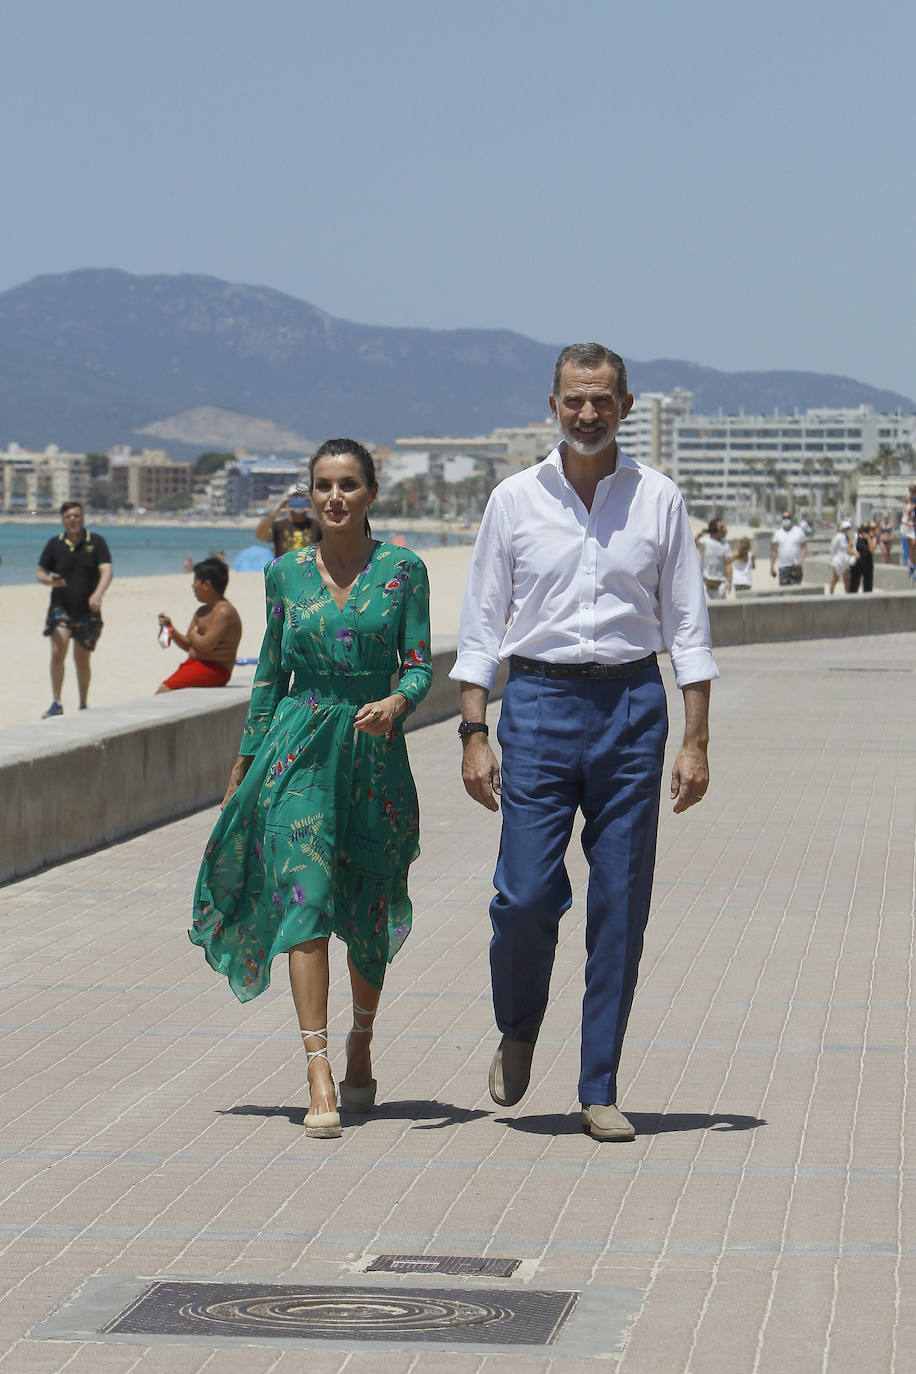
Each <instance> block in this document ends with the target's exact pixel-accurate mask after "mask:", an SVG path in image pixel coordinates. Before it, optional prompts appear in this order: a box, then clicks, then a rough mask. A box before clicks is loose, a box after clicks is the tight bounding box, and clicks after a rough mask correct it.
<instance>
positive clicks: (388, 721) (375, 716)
mask: <svg viewBox="0 0 916 1374" xmlns="http://www.w3.org/2000/svg"><path fill="white" fill-rule="evenodd" d="M406 714H407V698H406V697H404V696H402V695H401V693H400V692H394V693H392V695H391V696H390V697H383V698H382V700H381V701H367V702H366V704H365V706H361V707H360V708H359V710H358V711H357V713H356V716H355V717H354V720H353V724H354V726H355V728H356V729H357V730H365V732H366V734H367V735H375V736H376V737H379V736H381V735H388V734H390V733H391V731H392V730H393V729H394V722H395V721H396V720H397V719H398V717H399V716H404V715H406Z"/></svg>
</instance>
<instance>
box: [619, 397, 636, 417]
mask: <svg viewBox="0 0 916 1374" xmlns="http://www.w3.org/2000/svg"><path fill="white" fill-rule="evenodd" d="M635 399H636V398H635V396H634V395H633V393H632V391H628V392H627V394H626V396H624V398H623V400H622V401H621V402H620V418H621V420H625V419H626V418H627V416H628V415H629V413H630V411H631V410H632V409H633V402H634V401H635Z"/></svg>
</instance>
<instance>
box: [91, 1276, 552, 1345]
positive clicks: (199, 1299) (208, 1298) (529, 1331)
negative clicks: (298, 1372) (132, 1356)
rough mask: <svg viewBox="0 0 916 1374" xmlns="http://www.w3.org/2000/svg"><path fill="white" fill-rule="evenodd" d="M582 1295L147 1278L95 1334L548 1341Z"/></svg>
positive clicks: (496, 1342)
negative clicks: (147, 1282)
mask: <svg viewBox="0 0 916 1374" xmlns="http://www.w3.org/2000/svg"><path fill="white" fill-rule="evenodd" d="M578 1296H579V1295H578V1293H550V1292H531V1291H530V1290H529V1291H527V1292H523V1293H515V1292H511V1291H504V1290H501V1289H474V1290H469V1289H446V1288H425V1289H423V1290H422V1291H420V1292H413V1293H410V1292H404V1291H403V1290H402V1289H391V1288H333V1287H308V1288H304V1287H303V1288H300V1287H295V1286H294V1285H285V1284H284V1285H273V1284H252V1283H234V1284H224V1283H172V1282H166V1281H163V1282H156V1283H152V1284H150V1285H149V1286H148V1287H147V1288H146V1289H144V1291H143V1292H142V1293H141V1294H140V1295H139V1296H138V1297H137V1298H136V1300H135V1301H134V1302H132V1303H131V1304H130V1305H129V1306H128V1307H126V1308H124V1309H123V1310H122V1311H121V1312H119V1313H118V1315H117V1316H116V1317H115V1318H114V1319H113V1320H112V1321H110V1322H109V1323H108V1324H107V1325H106V1326H103V1327H102V1328H101V1330H100V1332H99V1334H101V1335H121V1334H127V1333H129V1334H131V1335H171V1336H201V1335H204V1334H206V1335H208V1336H230V1337H232V1336H234V1337H237V1338H239V1339H244V1338H246V1337H262V1338H265V1337H266V1338H271V1337H285V1338H287V1339H296V1338H298V1339H300V1340H302V1339H305V1340H324V1341H327V1340H336V1341H348V1342H350V1343H353V1342H371V1341H392V1340H396V1341H405V1342H406V1341H441V1342H447V1343H449V1344H451V1343H455V1344H471V1345H550V1344H551V1343H552V1342H553V1341H554V1340H556V1338H557V1336H558V1335H559V1333H560V1331H561V1330H562V1328H563V1325H564V1323H565V1322H566V1321H567V1319H568V1317H569V1316H570V1314H571V1312H572V1310H573V1308H574V1307H575V1305H576V1299H577V1298H578Z"/></svg>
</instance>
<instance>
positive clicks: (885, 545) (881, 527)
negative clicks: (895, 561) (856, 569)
mask: <svg viewBox="0 0 916 1374" xmlns="http://www.w3.org/2000/svg"><path fill="white" fill-rule="evenodd" d="M878 546H879V548H880V550H881V562H882V563H889V562H890V561H891V549H892V548H893V546H894V527H893V525H892V524H891V517H890V515H889V514H888V513H887V512H886V511H885V513H884V515H883V517H882V518H881V520H880V522H879V524H878Z"/></svg>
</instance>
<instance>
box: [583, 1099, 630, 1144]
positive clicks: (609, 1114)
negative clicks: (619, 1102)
mask: <svg viewBox="0 0 916 1374" xmlns="http://www.w3.org/2000/svg"><path fill="white" fill-rule="evenodd" d="M579 1119H580V1121H581V1122H582V1129H583V1131H585V1133H586V1134H587V1135H590V1136H591V1137H592V1139H593V1140H635V1139H636V1131H635V1129H634V1128H633V1125H632V1124H631V1122H629V1121H627V1119H626V1117H625V1116H624V1114H623V1112H621V1111H618V1109H617V1107H616V1105H615V1104H614V1103H613V1102H612V1103H610V1105H609V1106H607V1107H603V1106H601V1105H600V1104H598V1103H596V1104H595V1105H594V1106H591V1107H583V1108H582V1111H581V1114H580V1117H579Z"/></svg>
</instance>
